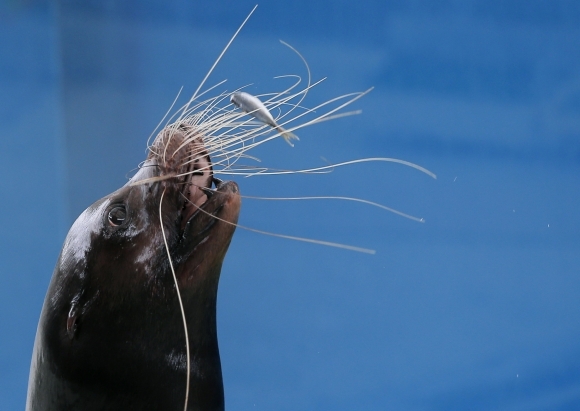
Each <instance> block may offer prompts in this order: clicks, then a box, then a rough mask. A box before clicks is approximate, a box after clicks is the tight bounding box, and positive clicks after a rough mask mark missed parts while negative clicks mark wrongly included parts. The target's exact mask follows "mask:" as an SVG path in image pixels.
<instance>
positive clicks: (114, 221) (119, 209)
mask: <svg viewBox="0 0 580 411" xmlns="http://www.w3.org/2000/svg"><path fill="white" fill-rule="evenodd" d="M126 218H127V210H126V209H125V206H124V205H117V206H115V207H113V208H111V209H110V210H109V215H108V219H109V224H110V225H111V226H112V227H118V226H120V225H121V224H123V222H124V221H125V219H126Z"/></svg>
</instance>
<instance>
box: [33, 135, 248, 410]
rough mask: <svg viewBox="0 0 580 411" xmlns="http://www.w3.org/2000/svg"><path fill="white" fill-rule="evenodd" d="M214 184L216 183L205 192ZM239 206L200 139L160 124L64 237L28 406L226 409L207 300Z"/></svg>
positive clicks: (212, 309) (211, 305) (212, 301)
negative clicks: (118, 181) (134, 164)
mask: <svg viewBox="0 0 580 411" xmlns="http://www.w3.org/2000/svg"><path fill="white" fill-rule="evenodd" d="M212 184H215V186H216V187H215V189H214V190H212V189H211V187H212ZM239 210H240V196H239V194H238V186H237V185H236V184H235V183H233V182H221V181H220V180H217V179H215V178H214V176H213V172H212V167H211V160H210V158H209V155H208V153H207V152H206V151H205V148H204V146H203V138H202V137H201V136H195V130H194V129H193V128H192V127H191V126H184V125H181V126H169V127H168V128H166V129H164V130H163V131H162V132H161V133H159V135H158V136H157V138H156V139H155V141H154V143H153V144H152V146H151V147H150V150H149V155H148V157H147V159H146V161H145V162H144V164H143V165H142V166H141V167H140V169H139V171H138V172H137V173H136V175H135V176H134V177H133V178H132V179H131V180H130V181H129V182H128V183H127V184H125V185H124V186H123V187H121V188H120V189H119V190H117V191H115V192H113V193H111V194H110V195H108V196H106V197H104V198H102V199H101V200H99V201H97V202H96V203H94V204H93V205H91V206H90V207H89V208H87V209H86V210H85V211H84V212H83V213H82V214H81V215H80V216H79V218H78V219H77V220H76V222H75V223H74V224H73V226H72V228H71V230H70V232H69V233H68V236H67V238H66V240H65V244H64V246H63V249H62V252H61V255H60V257H59V260H58V262H57V265H56V268H55V271H54V274H53V278H52V281H51V285H50V287H49V290H48V293H47V296H46V299H45V303H44V306H43V311H42V315H41V319H40V323H39V328H38V332H37V338H36V342H35V349H34V350H35V353H34V356H33V364H32V370H31V376H30V382H29V397H28V404H27V409H29V410H36V409H43V410H51V409H82V410H84V409H110V410H113V409H140V410H145V409H164V410H171V409H183V404H184V395H185V388H186V387H185V386H186V369H187V367H186V365H187V364H186V348H185V332H184V327H183V318H182V315H181V311H180V305H179V301H178V294H177V290H176V284H175V281H174V278H173V271H174V273H175V276H176V280H177V286H178V287H179V291H180V292H181V297H182V300H183V306H184V311H185V317H186V320H187V325H188V336H189V343H190V355H191V362H190V365H191V372H190V376H191V382H190V386H189V389H190V393H189V402H188V404H189V406H190V408H191V409H223V386H222V376H221V366H220V359H219V351H218V345H217V331H216V298H217V287H218V280H219V275H220V271H221V265H222V262H223V259H224V256H225V253H226V251H227V249H228V246H229V244H230V241H231V239H232V236H233V233H234V229H235V224H236V222H237V219H238V214H239Z"/></svg>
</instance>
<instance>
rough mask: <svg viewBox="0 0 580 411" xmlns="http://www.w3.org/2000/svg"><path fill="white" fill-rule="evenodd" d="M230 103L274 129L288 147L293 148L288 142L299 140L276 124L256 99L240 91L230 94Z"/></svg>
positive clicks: (262, 104)
mask: <svg viewBox="0 0 580 411" xmlns="http://www.w3.org/2000/svg"><path fill="white" fill-rule="evenodd" d="M230 102H231V103H232V104H233V105H235V106H236V107H238V108H239V109H240V110H242V111H243V112H245V113H248V114H249V115H251V116H253V117H255V118H257V119H258V120H260V121H261V122H262V123H264V124H267V125H269V126H270V127H272V128H273V129H275V130H276V131H277V132H279V133H280V135H281V136H282V137H284V140H286V142H287V143H288V144H290V146H292V147H294V144H292V142H291V141H290V140H300V139H299V138H298V136H296V135H295V134H293V133H291V132H289V131H286V130H284V129H283V128H282V127H280V126H279V125H278V124H277V123H276V120H274V117H272V114H270V112H269V111H268V109H267V108H266V106H264V103H262V102H261V101H260V99H259V98H258V97H255V96H252V95H251V94H249V93H246V92H243V91H240V92H237V93H233V94H232V96H231V97H230Z"/></svg>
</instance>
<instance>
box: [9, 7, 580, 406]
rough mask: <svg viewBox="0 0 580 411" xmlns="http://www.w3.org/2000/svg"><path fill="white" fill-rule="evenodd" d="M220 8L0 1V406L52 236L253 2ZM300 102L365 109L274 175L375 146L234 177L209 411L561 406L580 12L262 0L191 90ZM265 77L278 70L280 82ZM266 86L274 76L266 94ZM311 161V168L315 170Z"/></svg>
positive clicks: (305, 137)
mask: <svg viewBox="0 0 580 411" xmlns="http://www.w3.org/2000/svg"><path fill="white" fill-rule="evenodd" d="M253 5H254V4H253V3H252V2H248V1H245V0H238V1H225V0H219V1H195V2H194V1H185V0H182V1H177V0H176V1H160V0H146V1H143V0H142V1H135V0H133V1H124V2H120V1H96V0H94V1H84V2H74V1H64V0H63V1H60V2H54V3H48V2H43V1H33V0H29V1H24V0H22V1H18V0H12V1H7V2H4V3H2V4H1V6H0V55H1V59H0V90H1V93H0V116H1V118H2V121H1V122H0V135H1V137H2V142H3V144H4V149H3V150H2V153H1V155H2V164H3V165H4V167H5V170H7V177H6V178H4V179H2V181H1V182H0V184H1V188H2V189H1V192H2V196H3V199H4V202H3V203H4V206H3V208H2V210H3V212H2V214H1V217H0V218H1V224H2V227H3V230H2V231H1V234H0V244H1V247H0V253H1V256H0V257H1V258H0V281H1V283H0V304H2V305H1V309H0V330H1V331H0V401H1V404H2V405H1V406H0V408H2V409H22V408H23V407H24V403H25V396H26V385H27V378H28V369H29V361H30V356H31V352H32V344H33V340H34V333H35V330H36V323H37V320H38V316H39V314H40V308H41V305H42V300H43V298H44V293H45V290H46V287H47V285H48V282H49V280H50V275H51V272H52V268H53V265H54V263H55V261H56V258H57V256H58V252H59V250H60V247H61V244H62V241H63V239H64V236H65V234H66V231H67V230H68V227H69V226H70V224H71V223H72V221H74V219H75V218H76V216H77V215H78V214H79V213H80V212H81V211H82V210H83V209H84V208H86V207H87V206H88V205H89V204H91V203H92V202H93V201H95V200H96V199H98V198H100V197H101V196H103V195H105V194H107V193H108V192H110V191H112V190H114V189H116V188H118V187H119V186H120V185H121V184H123V183H124V182H125V181H126V177H127V175H129V174H130V173H131V171H132V170H133V169H134V168H135V167H136V166H137V165H138V164H139V162H140V161H142V160H143V158H144V156H145V146H146V140H147V138H148V136H149V135H150V134H151V132H152V130H153V129H154V128H155V126H156V125H157V123H158V122H159V121H160V120H161V118H162V117H163V115H164V114H165V111H166V110H167V109H168V107H169V106H170V104H171V102H172V101H173V99H174V97H175V95H176V94H177V92H178V91H179V89H180V88H181V87H182V86H183V87H184V91H183V96H184V97H183V98H186V97H187V96H188V95H190V94H191V93H193V91H194V90H195V89H196V87H197V85H198V84H199V82H200V81H201V79H202V78H203V77H204V75H205V73H206V72H207V70H208V69H209V67H211V65H212V63H213V61H214V60H215V58H216V57H217V56H218V54H219V53H220V51H221V50H222V48H223V47H224V46H225V44H226V43H227V41H228V40H229V38H230V36H231V35H232V34H233V33H234V32H235V30H236V28H237V27H238V26H239V24H240V23H241V21H242V20H243V19H244V18H245V16H246V15H247V13H248V12H249V11H250V10H251V8H252V7H253ZM278 39H283V40H285V41H287V42H289V43H290V44H292V45H293V46H294V47H296V48H297V49H298V50H299V51H300V52H301V53H302V54H303V55H304V57H305V58H306V59H307V61H308V63H309V65H310V68H311V70H312V72H313V77H314V78H315V79H319V78H321V77H326V76H327V77H328V79H327V80H326V81H325V82H324V83H323V84H322V85H321V86H319V87H316V88H315V89H314V90H313V91H312V93H311V96H309V99H307V100H306V104H307V105H308V106H314V105H316V104H317V103H318V102H322V101H324V100H326V99H329V98H332V97H334V96H337V95H341V94H344V93H348V92H352V91H360V90H364V89H366V88H368V87H370V86H375V90H373V92H372V93H371V94H369V95H368V96H366V97H365V98H364V99H362V100H361V101H359V102H357V103H356V104H355V105H354V107H353V108H355V109H362V110H363V114H362V115H360V116H356V117H350V118H346V119H339V120H336V121H332V122H328V123H323V124H320V125H316V126H313V127H310V128H308V129H304V130H301V132H300V138H301V140H300V142H299V143H298V144H297V145H296V147H295V148H294V149H290V148H289V147H288V146H287V145H285V144H284V143H282V142H278V141H274V142H272V144H271V145H270V146H268V147H266V148H264V149H263V150H261V151H259V153H258V155H259V157H260V158H261V159H262V160H263V163H264V164H266V165H268V166H271V167H276V168H293V169H297V168H304V167H312V166H319V165H324V164H325V163H326V161H330V162H340V161H345V160H349V159H355V158H362V157H377V156H383V157H396V158H402V159H405V160H409V161H413V162H416V163H418V164H420V165H422V166H424V167H427V168H429V169H430V170H432V171H434V172H435V173H436V174H437V175H438V179H437V180H431V179H429V178H428V177H426V176H425V175H422V174H420V173H418V172H417V171H415V170H412V169H409V168H404V167H402V166H400V165H384V164H374V165H371V164H367V165H359V166H351V167H348V168H344V169H337V170H335V171H334V172H333V173H331V174H327V175H319V176H303V175H302V176H290V177H288V176H282V177H271V178H268V177H263V178H258V177H256V178H250V179H237V181H238V183H239V184H240V186H241V190H242V193H243V194H246V195H254V196H265V197H268V196H286V197H292V196H306V195H348V196H355V197H359V198H364V199H368V200H371V201H377V202H380V203H382V204H385V205H387V206H390V207H394V208H396V209H399V210H401V211H404V212H407V213H410V214H413V215H417V216H420V217H425V219H426V223H425V224H420V223H415V222H412V221H410V220H406V219H403V218H401V217H398V216H395V215H392V214H388V213H385V212H384V211H382V210H378V209H373V208H369V207H366V206H363V205H360V204H351V203H344V202H330V201H328V202H322V201H321V202H314V203H313V202H298V203H297V202H275V203H268V202H259V201H256V200H250V199H246V200H244V205H243V209H242V215H241V219H240V224H242V225H245V226H249V227H253V228H258V229H263V230H267V231H273V232H278V233H282V234H288V235H297V236H303V237H309V238H317V239H323V240H328V241H335V242H342V243H346V244H353V245H357V246H362V247H368V248H373V249H376V250H377V254H376V255H375V256H367V255H359V254H356V253H352V252H348V251H344V250H337V249H331V248H325V247H321V246H315V245H311V244H303V243H296V242H291V241H289V240H281V239H273V238H271V237H265V236H260V235H257V234H254V233H250V232H247V231H243V230H238V232H237V233H236V236H235V237H234V241H233V243H232V246H231V249H230V252H229V253H228V256H227V258H226V262H225V265H224V268H223V273H222V281H221V283H220V294H219V307H218V316H219V318H218V321H219V336H220V348H221V352H222V363H223V368H224V380H225V389H226V406H227V407H228V409H236V410H245V409H252V410H257V409H264V410H272V409H276V410H296V409H308V410H318V409H320V410H327V409H333V410H352V409H365V410H385V409H405V410H450V409H470V410H489V409H501V410H577V409H580V349H579V348H578V341H579V337H580V328H579V326H580V303H578V301H579V300H580V299H579V297H578V296H579V295H580V279H579V275H580V274H579V273H580V235H579V229H580V217H579V214H578V207H579V205H580V204H579V203H580V195H579V189H578V188H579V187H580V184H579V183H580V173H579V171H580V42H579V41H578V39H580V3H578V2H577V1H571V0H554V1H550V2H546V1H536V0H533V1H531V0H528V1H519V0H518V1H515V0H514V1H490V0H487V1H477V0H461V1H457V0H449V1H441V2H430V1H425V0H409V1H403V0H400V1H385V0H381V1H378V0H377V1H371V0H364V1H359V2H351V1H343V0H341V1H336V0H335V1H316V2H314V1H302V0H299V1H293V2H276V4H271V3H268V4H261V5H260V7H258V9H257V11H256V13H255V14H254V15H253V16H252V18H251V19H250V21H249V23H248V24H247V26H246V27H245V28H244V30H243V31H242V32H241V34H240V36H239V37H238V39H236V41H235V42H234V43H233V45H232V47H231V49H230V50H229V51H228V53H227V54H226V56H225V57H224V59H223V60H222V62H221V63H220V65H219V66H218V67H217V69H216V71H215V72H214V73H213V74H212V76H211V77H210V80H209V81H208V83H207V85H206V86H207V87H209V86H211V85H213V84H216V83H217V82H219V81H221V80H222V79H226V78H227V79H228V81H227V83H226V84H225V85H224V86H223V88H225V89H228V90H232V89H235V88H237V87H239V86H242V85H246V84H250V83H251V84H252V86H250V88H249V90H250V91H251V92H254V93H260V92H268V91H270V90H271V88H269V87H271V86H272V85H273V84H274V85H277V84H279V83H276V80H273V77H274V76H277V75H282V74H291V73H298V74H301V75H304V74H305V72H304V67H303V65H302V63H301V61H300V60H299V59H298V58H297V57H296V55H294V54H293V53H292V52H291V51H289V50H288V49H287V48H285V47H284V46H282V45H280V43H279V42H278ZM278 81H280V80H278ZM278 88H279V87H278ZM321 157H322V158H323V159H321Z"/></svg>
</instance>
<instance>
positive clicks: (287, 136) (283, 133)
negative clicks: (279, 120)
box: [276, 126, 300, 147]
mask: <svg viewBox="0 0 580 411" xmlns="http://www.w3.org/2000/svg"><path fill="white" fill-rule="evenodd" d="M276 131H278V132H279V133H280V135H281V136H282V137H284V140H286V142H287V143H288V144H290V147H294V143H292V141H291V140H300V139H299V138H298V136H297V135H296V134H294V133H292V132H290V131H286V130H284V129H283V128H282V127H280V126H278V127H276Z"/></svg>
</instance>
